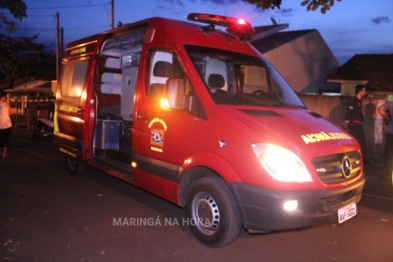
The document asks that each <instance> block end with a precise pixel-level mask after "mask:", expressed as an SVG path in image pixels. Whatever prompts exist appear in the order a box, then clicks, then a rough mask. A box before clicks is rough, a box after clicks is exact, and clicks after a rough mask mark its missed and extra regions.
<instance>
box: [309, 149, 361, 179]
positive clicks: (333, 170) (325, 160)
mask: <svg viewBox="0 0 393 262" xmlns="http://www.w3.org/2000/svg"><path fill="white" fill-rule="evenodd" d="M346 157H347V158H348V159H349V161H350V167H351V172H350V173H349V174H347V176H344V172H343V159H344V158H346ZM312 163H313V165H314V168H315V171H316V172H317V174H318V176H319V178H320V179H321V181H322V182H323V183H325V184H337V183H342V182H345V181H346V180H348V179H351V178H353V177H356V176H358V175H360V174H361V161H360V154H359V152H358V151H352V152H346V153H341V154H334V155H328V156H322V157H316V158H313V159H312Z"/></svg>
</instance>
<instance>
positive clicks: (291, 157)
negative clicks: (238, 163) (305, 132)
mask: <svg viewBox="0 0 393 262" xmlns="http://www.w3.org/2000/svg"><path fill="white" fill-rule="evenodd" d="M251 146H252V149H253V150H254V153H255V155H256V156H257V157H258V160H259V162H260V163H261V164H262V166H263V167H264V168H265V169H266V171H267V172H268V173H269V174H270V175H271V176H272V177H273V178H275V179H277V180H279V181H282V182H299V183H301V182H311V181H312V178H311V175H310V173H309V172H308V170H307V168H306V167H305V165H304V164H303V162H302V160H301V159H300V158H299V157H298V156H297V155H296V154H295V153H293V152H292V151H289V150H288V149H285V148H283V147H280V146H276V145H272V144H264V143H257V144H252V145H251Z"/></svg>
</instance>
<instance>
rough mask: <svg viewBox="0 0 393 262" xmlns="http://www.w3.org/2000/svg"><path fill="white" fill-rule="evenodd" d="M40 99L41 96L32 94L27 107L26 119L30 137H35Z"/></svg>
mask: <svg viewBox="0 0 393 262" xmlns="http://www.w3.org/2000/svg"><path fill="white" fill-rule="evenodd" d="M38 98H39V94H38V93H37V95H35V94H34V93H30V95H29V98H28V101H27V106H26V119H27V129H28V130H29V136H30V137H33V135H34V133H35V125H36V123H37V110H38Z"/></svg>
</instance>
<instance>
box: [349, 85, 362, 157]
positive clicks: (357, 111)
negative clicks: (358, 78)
mask: <svg viewBox="0 0 393 262" xmlns="http://www.w3.org/2000/svg"><path fill="white" fill-rule="evenodd" d="M355 93H356V95H355V97H354V98H353V99H351V100H350V101H349V102H348V104H347V111H346V112H345V115H344V122H345V123H346V124H347V127H348V132H349V133H350V134H351V135H352V136H353V137H355V138H356V140H357V141H358V142H359V144H360V147H361V149H362V154H363V157H364V154H365V153H366V136H365V134H364V129H363V121H364V116H363V107H362V99H363V97H364V96H365V95H366V94H367V90H366V87H365V86H364V85H357V86H356V87H355Z"/></svg>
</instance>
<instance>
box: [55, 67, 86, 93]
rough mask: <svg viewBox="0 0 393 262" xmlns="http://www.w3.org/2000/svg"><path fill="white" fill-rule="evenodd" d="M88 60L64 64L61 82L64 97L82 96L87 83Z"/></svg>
mask: <svg viewBox="0 0 393 262" xmlns="http://www.w3.org/2000/svg"><path fill="white" fill-rule="evenodd" d="M87 66H88V60H84V61H78V62H74V63H68V64H65V65H64V69H63V77H62V83H61V95H62V96H64V97H80V96H81V95H82V90H83V85H84V83H85V78H86V71H87Z"/></svg>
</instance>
